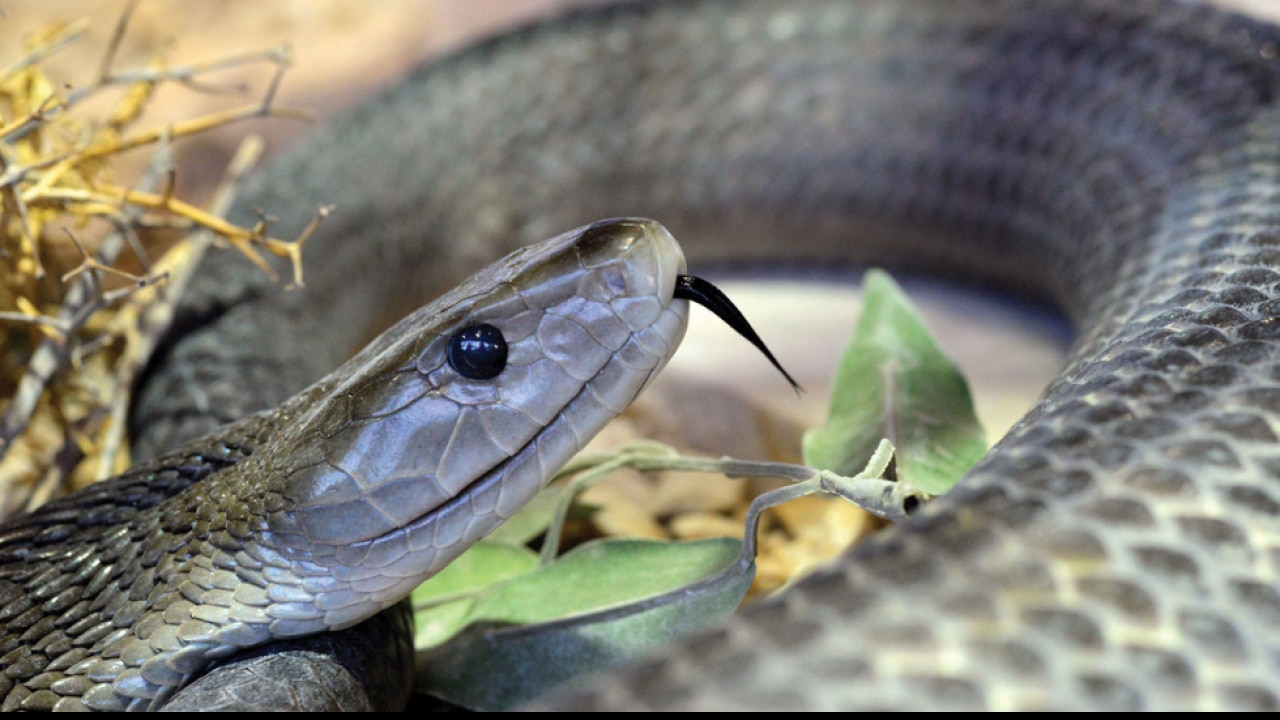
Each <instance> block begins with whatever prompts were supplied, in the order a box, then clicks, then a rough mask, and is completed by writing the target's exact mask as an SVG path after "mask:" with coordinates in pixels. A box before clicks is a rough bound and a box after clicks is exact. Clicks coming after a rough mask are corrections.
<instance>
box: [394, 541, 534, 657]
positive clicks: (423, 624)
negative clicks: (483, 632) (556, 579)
mask: <svg viewBox="0 0 1280 720" xmlns="http://www.w3.org/2000/svg"><path fill="white" fill-rule="evenodd" d="M537 567H538V554H537V553H535V552H534V551H532V550H530V549H528V548H526V547H520V546H511V545H504V544H502V543H495V542H493V541H492V540H482V541H480V542H478V543H476V544H475V545H472V546H471V548H469V549H468V550H467V551H466V552H464V553H463V554H462V555H459V556H458V558H457V559H456V560H454V561H453V562H451V563H449V565H448V566H447V567H445V569H443V570H441V571H440V572H438V573H436V574H435V575H434V576H433V577H432V578H431V579H430V580H427V581H426V582H424V583H422V584H421V585H419V586H418V587H417V588H416V589H415V590H414V591H413V594H412V595H410V597H411V598H412V602H413V610H414V613H413V619H414V625H415V627H416V628H417V631H416V634H415V636H414V645H415V646H416V647H419V648H424V647H431V646H433V645H439V644H440V643H442V642H444V641H445V640H448V639H449V638H451V637H453V636H454V635H456V634H457V633H458V631H460V630H462V628H464V627H466V625H467V623H468V622H470V614H471V611H472V608H473V607H474V605H475V602H476V596H477V595H479V594H480V593H482V592H483V591H484V590H485V589H486V588H488V587H489V586H491V585H493V584H494V583H498V582H501V581H503V580H507V579H509V578H513V577H519V576H520V575H525V574H527V573H530V572H533V571H534V570H535V569H536V568H537Z"/></svg>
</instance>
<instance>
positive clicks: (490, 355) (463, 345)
mask: <svg viewBox="0 0 1280 720" xmlns="http://www.w3.org/2000/svg"><path fill="white" fill-rule="evenodd" d="M446 356H447V357H448V359H449V367H451V368H453V369H454V370H456V371H457V372H458V374H459V375H461V376H462V377H465V378H470V379H472V380H488V379H489V378H493V377H497V376H498V373H500V372H502V370H503V368H505V367H506V366H507V341H506V340H504V339H503V337H502V331H500V330H498V328H496V327H494V326H492V325H487V324H482V325H474V326H472V327H469V328H467V329H466V330H463V331H461V332H459V333H458V334H457V335H454V336H453V337H451V338H449V350H448V351H447V352H446Z"/></svg>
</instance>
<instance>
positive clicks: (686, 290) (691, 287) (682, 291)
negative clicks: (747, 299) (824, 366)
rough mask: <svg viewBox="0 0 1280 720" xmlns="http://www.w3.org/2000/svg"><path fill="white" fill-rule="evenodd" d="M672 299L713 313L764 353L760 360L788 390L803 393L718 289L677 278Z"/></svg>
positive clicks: (690, 277) (686, 277)
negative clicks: (765, 361) (788, 385)
mask: <svg viewBox="0 0 1280 720" xmlns="http://www.w3.org/2000/svg"><path fill="white" fill-rule="evenodd" d="M674 296H675V297H677V298H681V299H683V300H691V301H693V302H696V303H698V304H699V305H701V306H702V307H704V308H706V309H708V310H710V311H711V312H713V313H715V316H716V317H718V318H720V319H721V320H723V321H724V322H725V324H726V325H728V326H729V327H731V328H733V329H734V330H736V331H737V333H738V334H739V335H741V336H742V337H744V338H746V340H747V342H749V343H751V344H752V345H755V346H756V348H757V349H758V350H759V351H760V352H762V353H764V356H765V357H766V358H768V359H769V362H770V363H772V364H773V366H774V367H775V368H777V369H778V372H780V373H782V377H784V378H786V379H787V382H789V383H791V387H792V388H793V389H795V391H796V392H797V393H799V392H801V391H802V390H803V388H801V387H800V384H799V383H797V382H796V381H795V378H793V377H791V374H790V373H788V372H787V371H786V370H784V369H783V368H782V363H779V362H778V359H777V358H775V357H774V356H773V353H771V352H769V348H768V347H766V346H765V344H764V341H763V340H761V339H760V336H759V335H757V334H756V331H755V330H754V329H753V328H752V327H751V323H749V322H747V319H746V318H745V317H743V315H742V311H740V310H738V307H737V306H736V305H734V304H733V301H732V300H730V299H729V296H728V295H725V294H724V293H723V292H721V290H720V288H718V287H716V286H715V285H712V284H711V283H709V282H707V281H706V280H703V279H702V278H700V277H694V276H693V275H677V276H676V290H675V293H674Z"/></svg>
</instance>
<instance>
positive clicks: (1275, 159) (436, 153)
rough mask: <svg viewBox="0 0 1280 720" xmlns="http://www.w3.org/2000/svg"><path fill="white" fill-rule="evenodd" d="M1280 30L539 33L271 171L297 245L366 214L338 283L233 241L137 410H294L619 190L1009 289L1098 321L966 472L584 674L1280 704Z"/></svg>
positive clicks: (1038, 8)
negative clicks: (310, 385)
mask: <svg viewBox="0 0 1280 720" xmlns="http://www.w3.org/2000/svg"><path fill="white" fill-rule="evenodd" d="M1278 46H1280V33H1277V31H1276V30H1275V29H1273V28H1270V27H1268V26H1263V25H1260V24H1256V23H1252V22H1249V21H1247V20H1245V19H1243V18H1240V17H1235V16H1230V15H1225V14H1220V13H1217V12H1214V11H1212V10H1208V9H1205V8H1201V7H1198V6H1195V5H1193V4H1190V3H1180V2H1166V1H1161V0H1139V1H1137V2H1109V1H1104V0H1033V1H1026V2H1018V1H1015V0H974V1H972V2H954V1H952V0H912V1H911V2H902V1H901V0H879V1H877V0H864V1H861V2H844V1H840V2H835V1H832V2H821V1H816V0H815V1H813V2H806V3H803V4H799V3H783V2H777V3H767V2H733V3H730V2H715V1H712V0H707V1H705V2H689V3H675V2H670V3H650V4H646V5H643V6H639V7H637V8H623V9H606V10H603V11H598V12H595V13H590V14H585V15H580V16H575V17H573V18H571V19H567V20H561V21H556V22H552V23H549V24H547V25H544V26H541V27H539V28H537V29H534V30H530V31H526V32H521V33H516V34H514V35H511V36H508V37H505V38H502V39H499V40H497V41H494V42H491V43H488V44H485V45H482V46H480V47H478V48H475V49H472V50H469V51H466V52H464V53H462V54H460V55H458V56H456V57H454V58H452V59H449V60H446V61H444V62H442V63H439V64H437V65H434V66H432V67H429V68H426V69H424V70H422V71H420V72H418V73H416V74H415V75H414V76H412V77H411V78H409V79H408V80H407V81H406V82H405V83H404V84H402V85H400V86H399V87H397V88H395V89H393V90H391V91H390V92H388V93H386V94H384V95H382V96H381V97H379V98H377V99H375V100H374V101H372V102H371V103H369V104H368V105H366V106H365V107H363V108H362V109H360V110H358V111H357V112H355V113H354V114H353V115H352V116H350V117H348V118H347V119H345V120H343V121H341V122H339V123H337V124H336V125H335V126H333V127H332V128H330V129H329V130H327V131H325V132H324V133H321V134H319V135H317V136H316V137H315V138H314V139H313V140H312V141H310V142H309V143H308V144H306V146H305V147H303V148H301V149H299V150H298V151H296V152H295V153H294V154H293V155H292V156H291V157H290V158H288V159H286V160H284V161H282V162H280V163H277V164H276V165H275V166H274V167H273V168H272V169H271V170H270V171H269V172H267V173H266V174H265V175H264V176H263V177H262V178H261V179H260V182H259V183H258V184H257V185H256V189H255V190H254V191H253V192H252V194H251V197H252V200H253V204H254V205H259V206H262V207H267V208H270V209H271V211H272V212H273V213H278V214H284V219H283V222H282V223H281V228H280V229H281V232H284V233H287V232H289V231H291V230H296V229H298V228H300V227H301V226H302V225H303V224H304V223H305V221H306V219H307V217H309V213H310V211H311V208H312V207H314V205H315V204H316V203H319V202H336V203H338V206H339V211H338V214H337V216H336V217H335V218H334V219H333V220H332V221H331V222H328V223H326V225H325V226H324V228H323V233H322V237H320V238H317V239H316V240H315V241H313V245H312V246H311V248H309V262H310V265H309V266H308V269H307V278H308V290H307V292H306V293H297V294H290V295H285V296H280V295H279V294H277V293H276V292H274V291H272V290H270V289H267V288H264V287H263V286H262V283H261V281H260V280H259V279H257V276H256V275H254V274H252V273H246V272H245V268H244V266H243V264H242V263H238V262H236V261H235V260H232V259H225V258H219V259H214V260H213V261H212V263H211V264H209V265H208V266H207V267H206V268H205V270H204V272H203V273H202V276H201V283H200V284H199V287H197V288H196V292H195V294H194V295H193V296H192V297H191V298H190V299H189V300H188V301H187V305H186V311H185V313H186V314H185V318H184V320H185V323H184V325H183V326H182V327H181V328H180V329H179V330H178V333H177V334H176V335H175V337H174V339H173V341H172V343H171V345H170V346H169V348H168V349H167V352H166V354H165V355H164V356H163V357H161V358H159V359H158V360H157V365H156V371H155V373H154V374H153V375H152V377H151V378H150V381H149V383H148V385H147V387H146V388H144V392H143V397H142V400H141V401H140V403H139V406H138V408H137V411H136V413H135V416H134V422H135V427H136V428H137V429H138V430H139V432H141V433H142V434H143V440H144V443H149V444H145V445H144V446H145V447H150V448H151V449H152V450H153V451H154V450H159V449H161V448H164V447H169V446H171V445H173V444H174V443H175V442H176V441H177V440H179V439H181V438H186V437H191V436H193V434H197V433H199V432H203V431H205V430H207V429H209V428H210V427H211V424H212V423H213V422H214V421H218V420H230V419H235V418H238V417H241V416H243V415H245V414H247V413H248V412H250V411H253V410H256V409H259V408H261V407H267V406H271V405H273V404H274V403H276V402H279V401H280V400H282V399H283V398H284V397H285V396H287V395H288V394H289V393H291V392H293V391H295V390H297V389H299V388H300V387H302V386H303V385H304V384H305V382H306V381H308V380H310V379H311V378H314V377H318V376H319V375H321V374H322V373H323V372H324V371H325V370H327V369H328V368H330V367H332V366H334V365H336V364H337V363H338V362H339V361H340V359H341V358H342V357H344V356H345V355H346V354H347V353H349V352H350V349H351V348H352V347H353V346H354V345H355V344H356V343H357V342H358V341H359V340H360V339H362V337H363V336H365V335H366V331H367V328H368V327H369V323H370V322H373V321H375V320H379V319H382V318H381V317H380V316H382V315H384V314H386V312H387V308H389V307H390V306H392V305H393V304H394V303H393V300H398V299H400V298H403V297H405V296H407V295H418V294H425V293H431V292H433V291H439V290H440V289H442V288H446V287H449V286H451V285H452V284H453V283H456V282H457V281H459V280H460V279H461V278H462V277H463V276H464V275H465V273H466V272H468V271H469V270H470V269H473V268H474V267H476V266H477V265H478V263H479V262H480V261H483V260H486V259H490V258H492V257H494V256H496V255H498V254H500V253H501V252H503V251H505V250H508V249H510V248H512V247H514V246H517V245H520V244H523V243H526V242H529V241H532V240H534V239H537V238H540V237H546V236H548V235H551V234H553V233H554V232H556V231H558V230H559V229H562V228H567V227H574V226H576V225H580V224H582V223H584V222H587V221H590V220H593V219H595V218H597V217H606V216H613V215H619V214H642V215H648V216H652V217H656V218H658V219H660V220H661V221H662V222H663V223H664V224H665V225H667V227H669V228H670V229H671V230H672V231H673V233H674V234H675V235H676V237H678V238H681V239H682V241H683V242H684V244H685V246H686V251H687V252H688V254H689V258H690V263H691V266H692V267H694V268H695V269H696V268H698V267H699V266H701V265H704V264H706V263H708V262H725V261H734V262H745V263H750V262H760V261H766V262H770V263H774V264H776V263H778V262H780V261H786V262H789V263H791V262H794V263H806V262H808V263H820V264H822V263H832V262H875V263H878V264H886V265H890V266H894V267H910V268H914V269H919V270H927V271H939V272H946V273H949V274H952V275H958V276H962V277H967V278H973V279H978V280H983V281H990V282H994V283H998V284H1001V285H1002V286H1003V287H1006V288H1010V289H1013V290H1015V291H1020V292H1027V293H1033V294H1036V295H1038V296H1041V297H1045V298H1048V299H1050V300H1052V301H1054V302H1055V303H1057V304H1058V305H1059V306H1061V307H1062V308H1063V309H1064V311H1065V312H1066V313H1067V314H1068V316H1069V317H1070V318H1071V319H1072V320H1073V321H1074V323H1075V324H1076V326H1077V328H1078V331H1079V335H1078V339H1077V342H1076V345H1075V349H1074V350H1073V353H1072V356H1071V359H1070V361H1069V363H1068V365H1067V366H1066V368H1065V369H1064V371H1063V374H1062V375H1061V377H1060V378H1059V379H1058V380H1057V381H1055V382H1054V383H1053V384H1052V386H1051V387H1050V388H1049V390H1048V391H1047V393H1046V395H1045V397H1044V399H1043V401H1042V402H1041V404H1040V405H1038V406H1037V407H1036V408H1035V409H1034V410H1032V412H1031V413H1030V414H1029V415H1028V416H1027V418H1026V419H1025V420H1024V421H1023V422H1021V423H1020V424H1019V425H1018V426H1017V427H1015V428H1014V429H1013V430H1012V431H1011V432H1010V434H1009V435H1008V436H1007V437H1006V438H1005V439H1003V440H1002V441H1001V442H1000V444H999V445H998V447H997V448H996V449H995V450H994V451H993V452H992V454H991V455H990V456H988V458H987V459H986V460H984V461H983V463H982V464H981V465H980V466H979V467H977V468H975V470H974V471H973V472H972V473H971V474H970V476H969V477H968V478H967V479H966V480H965V481H964V482H963V483H962V484H961V485H960V486H959V487H958V488H957V490H956V491H955V492H954V493H953V494H952V495H951V496H949V497H948V498H946V499H945V500H943V501H942V502H939V503H937V504H936V505H935V506H933V507H931V508H930V510H929V511H928V512H927V513H926V514H925V515H924V516H922V517H920V518H919V519H917V520H916V521H914V522H911V523H908V524H907V525H905V526H904V527H901V528H898V529H896V530H895V531H892V532H890V533H887V534H886V535H885V536H884V537H882V538H878V539H876V540H875V541H873V542H871V543H869V544H867V545H866V546H864V547H861V548H859V549H857V550H855V551H853V553H852V554H850V555H849V556H847V557H846V558H845V559H844V560H842V561H841V562H840V564H838V565H837V566H836V567H835V568H834V569H832V570H829V571H826V572H824V573H821V574H819V575H817V576H816V577H814V578H812V579H811V580H809V581H808V582H806V583H804V584H802V585H800V586H799V587H797V588H795V589H793V590H792V591H791V592H789V593H787V594H785V595H784V596H783V597H781V598H780V599H778V600H775V601H772V602H770V603H766V604H765V605H763V606H762V607H760V608H758V609H755V610H752V611H750V612H748V613H747V615H746V617H745V618H744V619H742V620H741V621H739V622H737V623H735V624H734V625H732V626H730V627H729V628H728V629H726V630H724V631H721V632H720V633H718V634H716V635H714V636H712V637H711V638H702V639H700V640H698V641H697V642H695V643H693V644H691V645H690V646H688V647H687V648H684V649H673V650H672V651H670V652H669V653H668V654H667V656H666V658H665V659H663V660H660V661H656V662H654V663H650V664H647V665H644V666H641V667H640V668H637V669H635V670H633V671H632V672H631V673H629V674H623V675H620V676H612V677H609V678H606V679H603V680H601V681H600V682H599V684H597V685H596V686H595V688H594V690H591V691H588V692H585V693H582V694H577V695H573V696H571V697H570V698H569V700H570V701H572V702H576V703H580V705H578V706H582V704H586V703H588V702H590V703H593V704H598V705H617V704H628V705H634V704H639V705H647V706H650V707H661V708H675V707H704V708H705V707H715V708H732V707H745V708H750V709H765V708H775V707H777V708H783V707H814V708H835V707H840V708H846V707H865V708H921V707H943V708H948V709H958V708H969V707H973V708H1145V709H1183V708H1215V707H1243V708H1269V707H1275V706H1276V705H1277V704H1280V671H1278V670H1277V668H1276V666H1275V661H1274V658H1275V657H1277V656H1280V629H1278V628H1280V589H1278V588H1277V582H1276V576H1277V568H1276V562H1277V560H1276V558H1277V557H1280V555H1278V554H1277V538H1280V493H1278V491H1277V490H1276V488H1275V483H1276V478H1277V477H1278V473H1280V450H1278V449H1277V447H1276V432H1277V429H1278V428H1280V370H1277V367H1280V366H1277V364H1276V360H1275V358H1277V357H1280V347H1278V346H1277V342H1278V340H1280V334H1278V333H1277V332H1276V322H1277V321H1276V320H1275V318H1276V315H1277V310H1278V309H1280V298H1278V295H1280V271H1278V270H1277V268H1276V267H1275V266H1276V265H1280V253H1278V252H1277V249H1276V246H1277V244H1278V243H1280V240H1277V238H1280V217H1278V216H1277V213H1276V209H1275V208H1276V202H1277V200H1278V199H1280V109H1278V108H1277V106H1276V104H1277V100H1276V98H1277V91H1280V67H1278V65H1277V60H1276V56H1277V47H1278ZM291 212H292V213H293V214H289V213H291ZM819 340H820V341H825V339H819ZM819 344H821V342H820V343H819ZM197 398H198V399H199V400H200V402H195V401H194V400H193V399H197ZM562 701H564V699H563V698H562Z"/></svg>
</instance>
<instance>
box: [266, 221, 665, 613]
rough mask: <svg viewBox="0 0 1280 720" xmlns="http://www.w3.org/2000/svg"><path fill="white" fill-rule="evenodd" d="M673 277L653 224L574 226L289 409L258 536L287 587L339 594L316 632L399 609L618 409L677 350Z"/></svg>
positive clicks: (376, 346)
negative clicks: (290, 580) (287, 573)
mask: <svg viewBox="0 0 1280 720" xmlns="http://www.w3.org/2000/svg"><path fill="white" fill-rule="evenodd" d="M683 272H684V258H683V255H682V253H681V252H680V249H679V246H678V245H677V244H676V242H675V240H674V239H672V237H671V235H670V234H669V233H668V232H667V231H666V230H665V229H664V228H663V227H662V226H661V225H659V224H658V223H656V222H653V221H648V220H634V219H625V220H610V221H602V222H599V223H595V224H593V225H589V226H586V227H583V228H579V229H577V230H574V231H572V232H569V233H566V234H564V235H561V236H559V237H556V238H553V239H551V240H547V241H545V242H543V243H540V244H538V245H533V246H530V247H527V248H524V249H521V250H519V251H517V252H515V253H513V254H511V255H509V256H507V257H506V258H504V259H502V260H501V261H499V262H497V263H495V264H494V265H491V266H489V267H487V268H485V269H484V270H482V271H481V272H479V273H477V274H476V275H475V276H473V277H471V278H470V279H468V280H467V281H466V282H464V283H463V284H462V285H460V286H459V287H458V288H457V289H455V290H454V291H452V292H450V293H449V294H447V295H445V296H443V297H441V298H440V299H439V300H437V301H436V302H434V303H432V304H430V305H428V306H426V307H424V308H422V309H420V310H419V311H417V312H416V313H414V314H413V315H411V316H409V317H408V318H406V319H405V320H403V321H402V322H400V323H399V324H397V325H396V326H394V327H393V328H391V329H390V330H388V331H387V332H386V333H385V334H383V335H382V336H380V337H379V338H377V339H376V340H374V342H373V343H371V344H370V345H369V346H368V347H366V348H365V349H364V350H363V351H362V352H360V353H359V354H358V355H357V356H355V357H354V358H353V359H352V360H351V361H349V362H348V363H347V364H346V365H344V366H343V367H342V368H340V369H339V370H337V371H336V372H335V373H334V374H333V375H331V376H330V377H329V378H326V379H325V380H323V381H321V383H319V384H318V385H317V386H315V388H313V389H312V390H310V391H308V393H306V394H304V395H303V396H302V397H303V398H304V399H305V402H302V401H299V403H297V409H296V410H295V411H294V412H296V417H297V422H296V423H294V427H293V428H292V429H291V430H289V431H287V432H285V433H284V434H283V435H284V436H287V439H285V441H286V442H289V443H290V445H289V446H288V449H287V450H286V449H284V445H282V446H281V451H280V452H278V453H277V454H276V457H277V459H275V460H272V461H269V462H270V463H271V465H272V466H273V467H272V468H271V471H270V473H269V474H270V475H271V476H272V477H274V478H278V481H277V483H276V485H275V489H274V490H272V492H276V493H278V494H279V496H280V497H279V502H273V503H267V504H268V506H271V507H277V508H278V510H277V511H275V512H272V513H271V514H270V517H269V526H270V529H271V537H272V538H273V539H274V542H275V543H276V548H275V551H276V552H279V553H280V554H281V556H282V557H284V558H288V559H290V561H291V562H292V563H293V565H294V566H295V572H298V573H300V574H302V575H319V574H321V573H323V574H324V576H325V577H326V578H336V579H337V580H336V581H331V580H326V581H325V583H323V584H325V585H326V586H332V587H331V588H328V589H326V590H325V592H329V591H330V590H332V591H333V593H334V594H332V597H333V598H336V599H335V600H333V601H332V602H331V603H330V605H328V606H326V611H327V612H328V613H329V614H330V615H331V616H332V617H330V618H329V619H328V620H327V621H326V622H327V624H328V625H329V626H331V627H332V626H334V625H338V626H341V625H348V624H352V623H354V622H355V621H357V620H359V619H360V618H363V617H366V616H368V615H370V614H372V612H374V611H376V610H378V609H381V608H382V607H385V606H386V605H389V604H391V603H393V602H395V601H396V600H398V599H399V598H400V597H403V596H404V595H405V594H407V593H408V592H409V590H410V589H412V587H413V586H415V585H416V584H418V583H419V582H421V581H422V580H424V579H425V578H427V577H429V576H430V575H432V574H434V573H435V572H436V571H438V570H439V569H441V568H443V567H444V566H445V565H446V564H448V563H449V562H450V561H451V560H452V559H453V558H454V557H456V556H457V555H458V554H460V553H461V552H462V551H463V550H465V549H466V548H467V547H469V546H470V545H471V544H472V543H474V542H475V541H477V540H479V539H480V538H481V537H483V536H484V535H485V534H487V533H488V532H490V531H492V530H493V529H494V528H496V527H497V526H498V525H499V524H501V523H502V522H503V521H504V520H506V519H507V518H508V517H510V516H511V515H512V514H514V513H515V512H516V511H517V510H518V509H519V508H520V507H521V506H523V505H524V504H525V503H526V502H527V501H528V500H529V499H530V498H532V497H533V495H534V494H536V493H537V491H538V490H539V489H540V488H541V487H542V485H543V484H544V483H545V482H547V480H549V478H550V477H551V475H552V474H553V473H554V472H555V471H556V470H557V469H559V468H560V466H561V465H563V464H564V463H565V462H567V461H568V460H569V458H570V457H572V456H573V454H574V453H576V452H577V451H578V450H579V449H581V448H582V446H583V445H584V444H585V443H586V442H587V441H588V440H590V439H591V438H592V437H593V436H594V435H595V434H596V433H597V432H598V431H599V430H600V429H601V428H602V427H603V426H604V425H605V424H606V423H607V422H608V421H609V420H611V419H612V418H613V417H615V416H616V415H617V414H619V413H620V412H622V411H623V410H624V409H625V408H626V407H627V406H628V405H629V404H630V403H631V401H632V399H634V398H635V396H636V394H637V393H639V392H640V390H641V389H642V388H643V387H644V386H645V385H647V384H648V383H649V381H650V380H651V379H652V378H653V377H654V376H655V375H656V374H657V372H658V370H660V369H661V368H662V367H663V366H664V365H665V364H666V362H667V360H668V359H669V358H670V357H671V355H672V353H674V351H675V349H676V347H677V345H678V344H679V342H680V340H681V338H682V337H683V334H684V330H685V323H686V316H687V309H688V304H687V303H685V302H673V293H674V289H675V285H676V279H677V277H678V276H679V275H680V274H681V273H683ZM477 328H483V330H477ZM459 338H463V339H461V340H460V339H459ZM486 338H487V339H486ZM499 345H501V346H502V347H501V348H499V347H498V346H499ZM459 347H464V348H465V347H474V348H479V350H478V353H479V354H478V355H477V356H476V357H477V358H478V360H476V362H477V363H478V366H480V367H481V368H482V370H481V371H480V372H478V373H477V372H475V368H474V367H471V365H470V364H469V363H468V362H462V363H459V362H456V361H453V362H451V358H454V360H456V357H454V356H456V355H457V354H459V353H461V354H462V355H463V356H464V357H465V356H466V355H467V353H468V352H470V351H469V350H459ZM499 350H502V352H499ZM486 353H487V354H486ZM499 356H501V357H499ZM291 407H292V406H291ZM312 585H313V586H315V585H316V582H312ZM318 602H322V603H323V601H318Z"/></svg>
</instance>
